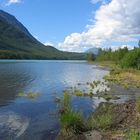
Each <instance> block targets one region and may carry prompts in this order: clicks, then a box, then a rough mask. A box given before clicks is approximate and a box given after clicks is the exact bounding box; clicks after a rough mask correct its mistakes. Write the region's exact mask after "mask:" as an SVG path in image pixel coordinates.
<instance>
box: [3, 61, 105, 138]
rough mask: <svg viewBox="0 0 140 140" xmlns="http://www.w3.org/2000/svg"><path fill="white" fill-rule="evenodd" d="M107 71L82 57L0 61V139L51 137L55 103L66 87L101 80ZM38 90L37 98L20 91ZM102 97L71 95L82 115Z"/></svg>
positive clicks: (56, 122)
mask: <svg viewBox="0 0 140 140" xmlns="http://www.w3.org/2000/svg"><path fill="white" fill-rule="evenodd" d="M106 74H108V71H106V70H103V69H100V68H98V67H97V66H95V65H91V64H88V63H87V62H85V61H41V60H40V61H36V60H32V61H29V60H28V61H25V60H24V61H23V60H21V61H17V60H11V61H10V60H1V61H0V139H2V140H3V139H4V140H16V139H17V140H27V139H29V140H30V139H32V140H53V139H55V137H56V135H57V134H58V132H59V117H58V113H57V111H58V104H57V103H56V102H55V101H54V100H55V97H62V95H63V90H65V89H66V88H69V87H78V85H79V83H80V85H82V84H83V86H81V88H83V87H84V88H85V89H86V84H85V83H87V82H92V81H93V80H100V79H102V77H103V76H105V75H106ZM28 92H38V93H40V94H41V96H39V97H37V98H36V99H29V98H27V97H19V96H18V94H19V93H28ZM101 101H102V99H101V98H96V97H94V98H89V97H73V99H72V104H73V106H74V108H76V109H78V110H81V111H83V112H84V115H85V117H88V115H89V114H90V113H91V112H93V111H94V109H95V108H96V106H97V105H98V104H99V102H101Z"/></svg>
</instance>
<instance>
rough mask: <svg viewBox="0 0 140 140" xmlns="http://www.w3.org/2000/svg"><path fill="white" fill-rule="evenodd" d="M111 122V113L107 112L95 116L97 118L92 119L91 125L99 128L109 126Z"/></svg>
mask: <svg viewBox="0 0 140 140" xmlns="http://www.w3.org/2000/svg"><path fill="white" fill-rule="evenodd" d="M111 123H112V115H111V114H109V113H106V114H104V115H101V116H97V118H94V119H93V120H92V125H93V126H94V127H95V128H100V129H107V128H109V127H110V124H111Z"/></svg>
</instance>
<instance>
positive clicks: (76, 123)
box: [60, 108, 84, 134]
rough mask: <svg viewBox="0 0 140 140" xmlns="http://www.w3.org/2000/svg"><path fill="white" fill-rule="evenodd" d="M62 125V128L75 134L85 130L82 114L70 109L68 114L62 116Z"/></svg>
mask: <svg viewBox="0 0 140 140" xmlns="http://www.w3.org/2000/svg"><path fill="white" fill-rule="evenodd" d="M60 124H61V126H62V128H65V129H66V130H67V129H71V130H73V131H74V133H76V134H77V133H81V132H82V131H83V129H84V119H83V116H82V114H81V113H80V112H76V111H73V110H72V109H70V108H69V109H68V110H67V111H66V112H64V113H62V114H61V117H60Z"/></svg>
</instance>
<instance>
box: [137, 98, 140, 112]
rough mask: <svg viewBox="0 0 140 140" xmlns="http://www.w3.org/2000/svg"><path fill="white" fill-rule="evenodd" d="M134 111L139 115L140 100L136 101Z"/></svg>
mask: <svg viewBox="0 0 140 140" xmlns="http://www.w3.org/2000/svg"><path fill="white" fill-rule="evenodd" d="M136 111H137V112H138V113H139V114H140V98H137V100H136Z"/></svg>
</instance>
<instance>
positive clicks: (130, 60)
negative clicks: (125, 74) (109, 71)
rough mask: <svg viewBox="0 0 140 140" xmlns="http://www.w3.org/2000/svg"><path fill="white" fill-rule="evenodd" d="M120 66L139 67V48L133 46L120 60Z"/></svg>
mask: <svg viewBox="0 0 140 140" xmlns="http://www.w3.org/2000/svg"><path fill="white" fill-rule="evenodd" d="M121 67H122V68H130V67H132V68H136V69H140V49H139V48H135V49H134V50H132V51H130V52H129V53H127V54H126V55H125V56H124V58H123V59H122V61H121Z"/></svg>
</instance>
